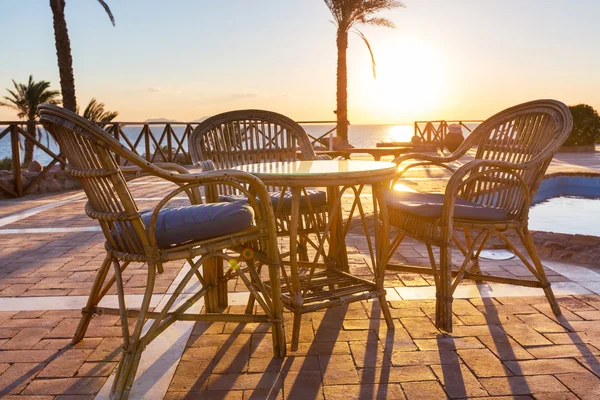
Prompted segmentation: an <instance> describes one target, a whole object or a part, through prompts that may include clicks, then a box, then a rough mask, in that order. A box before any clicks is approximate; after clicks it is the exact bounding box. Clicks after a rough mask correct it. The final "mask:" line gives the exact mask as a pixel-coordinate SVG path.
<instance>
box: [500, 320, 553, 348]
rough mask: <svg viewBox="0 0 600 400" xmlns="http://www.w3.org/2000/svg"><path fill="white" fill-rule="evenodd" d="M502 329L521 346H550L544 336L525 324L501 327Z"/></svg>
mask: <svg viewBox="0 0 600 400" xmlns="http://www.w3.org/2000/svg"><path fill="white" fill-rule="evenodd" d="M502 329H504V331H505V332H506V333H508V334H509V335H510V336H511V337H512V338H513V339H515V340H516V341H517V342H519V344H520V345H521V346H540V345H549V344H552V343H551V342H550V341H549V340H548V339H546V338H545V337H544V336H542V335H541V334H539V333H538V332H536V331H535V330H534V329H533V328H531V327H530V326H528V325H526V324H509V325H503V326H502Z"/></svg>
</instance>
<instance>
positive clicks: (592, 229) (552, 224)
mask: <svg viewBox="0 0 600 400" xmlns="http://www.w3.org/2000/svg"><path fill="white" fill-rule="evenodd" d="M529 229H531V230H533V231H544V232H556V233H569V234H573V235H574V234H580V235H591V236H600V198H584V197H575V196H560V197H553V198H551V199H548V200H545V201H543V202H541V203H538V204H536V205H534V206H533V207H531V209H530V210H529Z"/></svg>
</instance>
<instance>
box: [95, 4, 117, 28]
mask: <svg viewBox="0 0 600 400" xmlns="http://www.w3.org/2000/svg"><path fill="white" fill-rule="evenodd" d="M98 3H100V5H101V6H102V8H104V11H106V13H107V14H108V18H110V22H112V24H113V26H115V17H114V16H113V13H112V11H111V10H110V7H109V6H108V4H106V2H105V1H104V0H98Z"/></svg>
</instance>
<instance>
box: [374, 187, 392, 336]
mask: <svg viewBox="0 0 600 400" xmlns="http://www.w3.org/2000/svg"><path fill="white" fill-rule="evenodd" d="M385 184H386V185H385V186H386V187H387V185H388V184H389V182H385ZM383 188H384V185H382V184H381V183H374V184H373V185H372V190H373V214H374V218H373V219H374V222H373V223H374V228H373V229H374V231H375V265H373V272H374V274H375V287H376V289H377V291H378V292H379V293H380V295H379V296H378V299H379V306H380V307H381V312H382V313H383V317H384V318H385V323H386V325H387V327H388V329H394V322H393V320H392V314H391V313H390V309H389V307H388V304H387V300H386V298H385V286H384V279H385V269H386V266H387V262H388V251H389V235H390V224H389V220H388V212H387V206H386V204H385V198H384V189H383ZM378 206H379V207H378Z"/></svg>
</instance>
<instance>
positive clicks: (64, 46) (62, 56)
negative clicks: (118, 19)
mask: <svg viewBox="0 0 600 400" xmlns="http://www.w3.org/2000/svg"><path fill="white" fill-rule="evenodd" d="M98 2H99V3H100V5H101V6H102V7H103V8H104V10H105V11H106V13H107V14H108V18H110V21H111V22H112V24H113V26H114V25H115V18H114V17H113V15H112V12H111V11H110V8H109V7H108V5H107V4H106V3H105V2H104V1H103V0H98ZM50 8H51V9H52V17H53V20H54V40H55V42H56V56H57V57H58V71H59V73H60V88H61V90H62V98H63V107H65V108H66V109H67V110H71V111H73V112H75V110H77V100H76V97H75V77H74V75H73V58H72V57H71V42H70V40H69V31H68V30H67V21H66V20H65V0H50Z"/></svg>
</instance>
